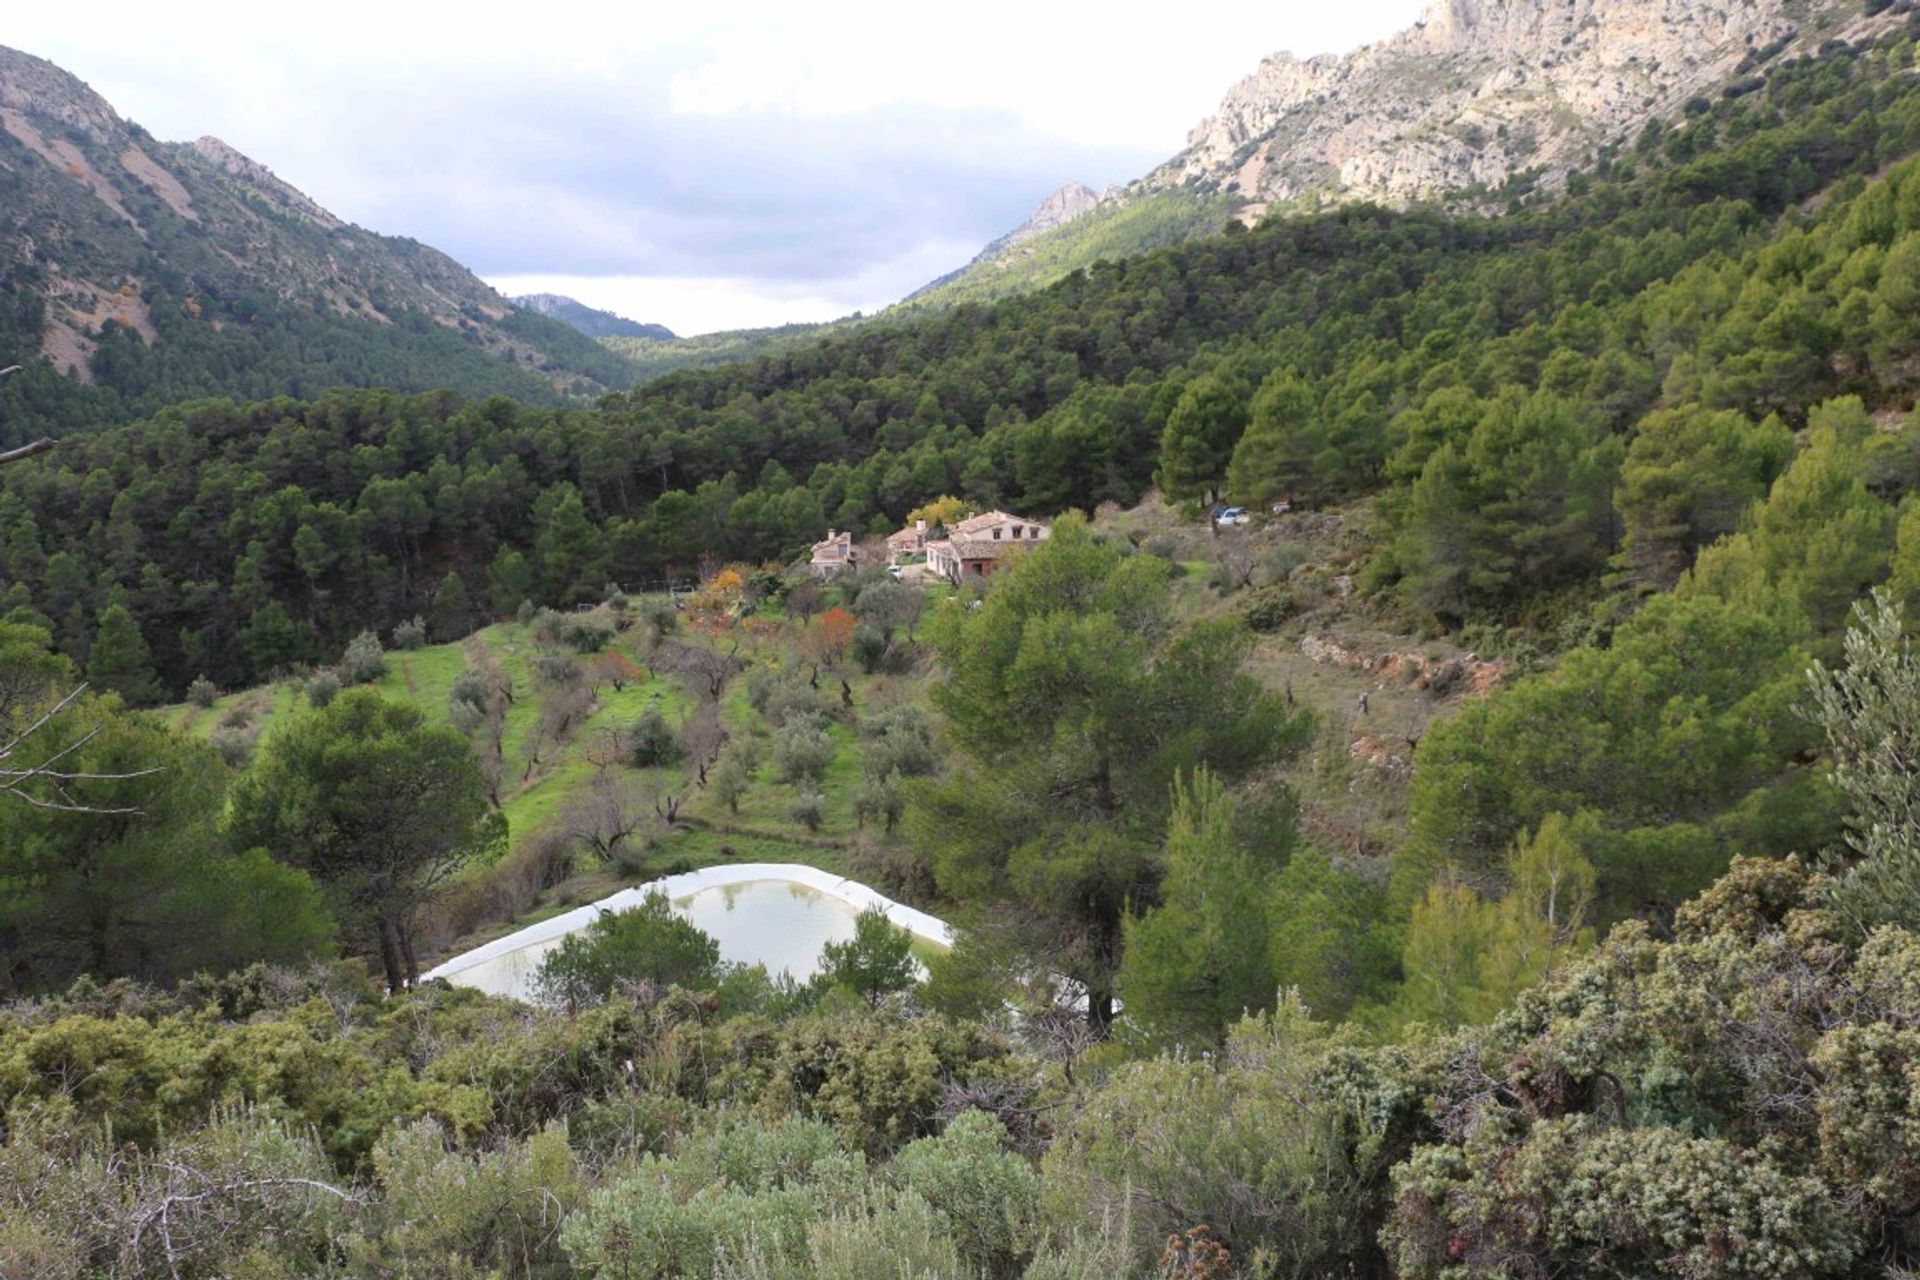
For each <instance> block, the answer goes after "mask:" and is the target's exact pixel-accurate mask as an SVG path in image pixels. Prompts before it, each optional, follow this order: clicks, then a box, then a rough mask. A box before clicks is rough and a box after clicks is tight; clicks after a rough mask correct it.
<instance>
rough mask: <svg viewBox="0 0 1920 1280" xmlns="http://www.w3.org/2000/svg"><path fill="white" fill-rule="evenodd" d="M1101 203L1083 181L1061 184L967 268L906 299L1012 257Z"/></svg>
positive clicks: (1097, 194)
mask: <svg viewBox="0 0 1920 1280" xmlns="http://www.w3.org/2000/svg"><path fill="white" fill-rule="evenodd" d="M1099 203H1100V193H1099V192H1097V191H1095V190H1094V189H1093V188H1092V187H1089V186H1087V185H1086V184H1085V183H1082V182H1069V183H1068V184H1067V185H1066V186H1064V187H1061V188H1060V189H1059V190H1058V191H1056V192H1054V193H1053V194H1052V195H1050V196H1048V197H1047V198H1046V199H1045V200H1042V201H1041V202H1040V203H1039V204H1037V205H1035V206H1034V209H1033V212H1032V213H1030V214H1028V215H1027V220H1026V221H1025V222H1023V223H1021V224H1020V225H1019V226H1017V227H1015V228H1014V229H1013V230H1011V231H1009V232H1007V234H1005V235H1003V236H1001V237H1000V238H999V239H998V240H995V241H994V242H993V243H992V244H989V245H988V246H987V247H986V248H984V249H982V250H981V251H980V252H979V253H978V254H976V255H974V258H973V261H971V262H969V263H967V265H966V266H964V267H958V268H956V269H954V270H953V271H949V272H948V273H947V274H946V275H944V276H941V277H940V278H939V279H938V280H935V281H933V282H932V283H931V284H928V285H924V286H922V287H921V288H919V289H916V290H915V291H914V292H912V293H910V294H908V295H907V299H906V300H907V301H909V302H911V301H912V300H913V299H915V298H918V297H920V296H921V295H922V294H927V293H932V292H933V291H934V290H936V289H938V288H939V287H940V286H941V285H944V284H947V283H948V282H950V281H952V280H956V279H958V278H959V277H960V276H962V275H964V274H966V273H967V272H968V271H971V270H972V269H973V268H975V267H978V266H982V265H984V264H986V263H989V262H993V261H995V260H997V259H1002V258H1006V257H1008V256H1010V255H1011V253H1012V251H1013V250H1015V249H1017V248H1018V247H1019V246H1021V245H1023V244H1025V243H1026V242H1027V241H1029V240H1032V239H1034V238H1035V237H1036V236H1041V235H1045V234H1046V233H1047V232H1049V231H1052V230H1053V229H1054V228H1055V227H1064V226H1066V225H1067V224H1068V223H1069V222H1074V221H1076V220H1078V219H1080V218H1082V217H1084V216H1086V215H1087V214H1089V213H1092V212H1093V210H1094V209H1095V208H1096V207H1097V206H1098V205H1099Z"/></svg>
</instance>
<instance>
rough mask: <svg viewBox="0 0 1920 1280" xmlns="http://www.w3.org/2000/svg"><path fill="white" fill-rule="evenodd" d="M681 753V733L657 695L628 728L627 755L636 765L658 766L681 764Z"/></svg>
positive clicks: (643, 767) (637, 766) (642, 767)
mask: <svg viewBox="0 0 1920 1280" xmlns="http://www.w3.org/2000/svg"><path fill="white" fill-rule="evenodd" d="M682 754H683V752H682V749H681V746H680V734H679V732H678V731H677V730H676V729H675V728H674V727H673V725H671V724H669V723H668V721H667V713H666V712H665V711H664V710H663V709H662V708H661V706H660V700H659V699H658V698H655V699H654V700H653V701H652V702H650V703H648V704H647V709H646V710H645V711H642V712H641V713H640V718H639V719H638V720H635V721H634V722H633V727H632V728H630V729H628V730H627V758H628V759H629V760H631V761H632V762H633V767H634V768H636V769H658V768H665V767H666V766H667V765H671V764H678V763H679V762H680V758H681V756H682ZM709 777H711V774H709Z"/></svg>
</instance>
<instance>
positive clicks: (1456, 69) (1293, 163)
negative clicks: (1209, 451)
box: [1137, 0, 1875, 212]
mask: <svg viewBox="0 0 1920 1280" xmlns="http://www.w3.org/2000/svg"><path fill="white" fill-rule="evenodd" d="M1874 21H1875V20H1874V19H1870V18H1866V17H1863V16H1862V15H1861V11H1860V6H1859V5H1857V4H1852V3H1848V2H1847V0H1435V2H1434V3H1433V4H1431V5H1429V6H1428V8H1427V9H1426V11H1425V12H1424V13H1423V14H1422V16H1421V17H1420V19H1419V20H1418V21H1417V22H1416V23H1415V24H1414V25H1413V26H1411V27H1409V28H1408V29H1407V30H1405V31H1403V32H1401V33H1399V34H1398V35H1395V36H1392V37H1390V38H1388V39H1386V40H1383V41H1380V42H1378V43H1376V44H1372V45H1368V46H1366V47H1364V48H1361V49H1358V50H1356V51H1354V52H1353V53H1350V54H1347V55H1345V56H1342V57H1333V56H1322V57H1316V58H1310V59H1306V60H1302V59H1300V58H1297V57H1294V56H1293V55H1291V54H1284V53H1282V54H1275V55H1273V56H1270V57H1268V58H1266V59H1265V60H1264V61H1262V62H1261V64H1260V66H1259V67H1258V69H1256V70H1255V71H1254V73H1253V74H1252V75H1250V76H1248V77H1247V78H1246V79H1245V80H1242V81H1241V82H1240V83H1239V84H1237V85H1235V86H1233V88H1232V89H1230V90H1229V91H1228V92H1227V94H1226V96H1225V98H1224V99H1223V100H1222V101H1221V104H1220V108H1219V110H1218V111H1216V112H1215V113H1214V114H1213V115H1212V116H1209V117H1208V118H1207V119H1205V120H1203V121H1201V122H1200V124H1199V125H1198V126H1197V127H1195V129H1194V130H1193V131H1192V133H1191V134H1190V135H1189V136H1188V145H1187V149H1186V150H1185V151H1184V152H1182V153H1181V154H1180V155H1179V156H1177V157H1175V158H1174V159H1173V160H1172V161H1170V162H1169V163H1168V164H1167V165H1165V166H1163V167H1162V168H1161V169H1159V170H1157V171H1156V172H1155V173H1154V174H1152V175H1150V176H1149V177H1148V178H1147V179H1146V180H1145V181H1144V182H1143V183H1142V184H1137V185H1139V186H1141V187H1144V189H1146V190H1169V189H1177V188H1189V189H1191V188H1198V189H1201V190H1207V191H1216V192H1221V193H1224V194H1227V195H1231V196H1236V197H1238V198H1240V199H1243V200H1245V201H1248V202H1249V203H1251V204H1254V205H1255V206H1257V208H1256V212H1257V211H1258V209H1263V208H1265V207H1266V206H1268V205H1271V204H1286V203H1291V202H1298V201H1302V200H1309V199H1320V198H1332V199H1365V200H1378V201H1382V202H1385V203H1389V204H1404V203H1407V202H1409V201H1414V200H1421V199H1427V198H1431V197H1434V196H1437V195H1439V194H1442V193H1444V192H1449V191H1457V190H1460V189H1464V188H1469V187H1473V186H1475V185H1476V184H1483V185H1485V186H1488V187H1496V186H1499V185H1500V184H1502V183H1504V182H1505V181H1506V180H1507V179H1508V178H1510V177H1512V176H1513V175H1515V174H1517V173H1520V172H1523V171H1527V170H1535V169H1537V170H1540V171H1542V172H1543V173H1545V175H1546V176H1547V180H1548V181H1549V182H1552V181H1555V180H1556V179H1557V178H1558V177H1559V176H1560V175H1563V174H1564V173H1565V171H1566V170H1567V169H1568V168H1570V167H1573V166H1575V165H1577V164H1579V163H1581V162H1582V161H1583V160H1584V159H1585V158H1586V156H1587V155H1589V154H1590V153H1591V152H1592V151H1593V149H1594V148H1595V147H1596V146H1598V145H1600V144H1601V143H1604V142H1606V141H1609V140H1611V139H1614V138H1618V137H1621V136H1624V135H1625V134H1627V133H1629V132H1632V131H1634V130H1636V129H1638V128H1639V127H1640V126H1641V125H1643V124H1645V123H1646V121H1647V120H1649V119H1651V118H1654V117H1657V116H1661V115H1666V114H1671V113H1673V112H1676V111H1677V110H1678V108H1679V106H1680V105H1681V104H1682V103H1684V102H1685V100H1686V99H1687V98H1688V97H1690V96H1692V95H1694V94H1697V93H1701V92H1704V91H1707V90H1709V89H1711V88H1712V87H1714V86H1717V85H1719V84H1721V83H1724V82H1725V81H1727V80H1729V79H1730V78H1732V77H1733V76H1735V75H1736V74H1738V72H1739V70H1740V68H1741V67H1742V66H1743V65H1751V63H1752V60H1753V59H1755V58H1756V57H1757V56H1758V55H1759V54H1760V53H1762V52H1764V51H1769V50H1771V51H1772V52H1773V53H1774V54H1775V55H1778V54H1779V53H1780V52H1782V51H1783V50H1785V49H1786V48H1787V47H1788V45H1790V44H1792V43H1795V42H1796V41H1797V40H1799V39H1801V38H1803V37H1804V38H1811V37H1813V36H1815V35H1818V36H1819V37H1820V38H1826V37H1830V36H1833V35H1842V36H1844V35H1846V34H1847V32H1848V31H1849V30H1854V29H1861V28H1864V27H1868V26H1871V25H1872V23H1873V22H1874Z"/></svg>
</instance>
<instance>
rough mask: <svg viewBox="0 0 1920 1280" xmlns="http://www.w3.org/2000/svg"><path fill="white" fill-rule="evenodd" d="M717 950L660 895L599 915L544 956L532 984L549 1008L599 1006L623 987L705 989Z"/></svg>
mask: <svg viewBox="0 0 1920 1280" xmlns="http://www.w3.org/2000/svg"><path fill="white" fill-rule="evenodd" d="M719 969H720V944H719V943H717V942H715V941H714V940H713V939H712V938H710V937H708V936H707V935H706V934H704V933H702V932H700V930H698V929H696V928H694V926H693V925H691V924H689V923H688V922H687V921H685V920H683V919H681V918H680V917H679V916H677V915H675V914H674V911H673V905H672V904H671V903H669V902H668V901H667V897H666V895H665V894H663V893H653V894H649V895H648V897H647V900H646V902H645V903H644V904H642V905H641V906H638V907H635V908H633V909H632V910H629V911H620V912H615V913H611V914H607V915H602V916H600V917H599V918H598V919H596V920H595V921H594V922H593V923H592V924H590V925H588V926H587V927H586V928H585V929H583V930H582V931H581V932H579V933H575V934H569V935H568V936H567V937H565V938H563V939H561V942H560V945H559V946H557V947H555V948H554V949H553V950H552V951H550V952H548V953H547V958H546V959H545V960H544V961H542V962H541V964H540V972H539V974H538V975H537V976H536V977H535V978H534V991H535V993H536V994H537V995H538V997H539V998H540V999H541V1000H542V1001H544V1002H546V1003H548V1004H553V1005H562V1006H570V1007H578V1006H582V1005H592V1004H599V1003H601V1002H603V1001H605V1000H606V998H607V997H608V996H609V995H611V994H612V993H613V991H614V989H615V988H616V987H618V986H619V985H620V984H622V983H625V982H633V981H637V980H642V979H644V980H646V981H650V982H657V983H659V984H660V985H662V986H680V987H689V988H705V987H708V986H711V985H712V984H713V982H714V980H715V979H716V978H717V977H718V975H719Z"/></svg>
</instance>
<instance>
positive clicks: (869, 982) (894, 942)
mask: <svg viewBox="0 0 1920 1280" xmlns="http://www.w3.org/2000/svg"><path fill="white" fill-rule="evenodd" d="M918 970H919V966H918V965H916V964H915V963H914V959H913V935H912V934H910V933H908V932H907V931H906V930H905V929H902V928H901V927H900V926H899V925H896V924H895V923H894V922H893V921H891V920H889V919H887V913H886V912H884V911H881V910H879V909H878V908H875V907H869V908H868V909H867V910H865V911H862V912H861V913H860V916H859V918H858V919H857V920H855V921H854V925H853V936H852V937H851V938H848V939H847V940H846V941H845V942H829V943H828V944H827V945H826V947H825V949H824V950H822V951H821V953H820V973H819V977H818V979H817V980H818V981H819V983H820V985H821V986H823V987H826V988H833V987H841V988H844V989H846V990H848V991H851V992H852V993H853V994H855V995H857V996H859V997H860V998H861V999H863V1000H865V1001H866V1002H867V1003H868V1004H879V1003H880V1001H881V1000H883V999H884V998H886V997H887V996H890V995H892V994H893V993H895V992H897V991H905V990H907V989H908V988H910V987H912V986H913V984H914V979H915V978H916V976H917V975H918Z"/></svg>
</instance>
